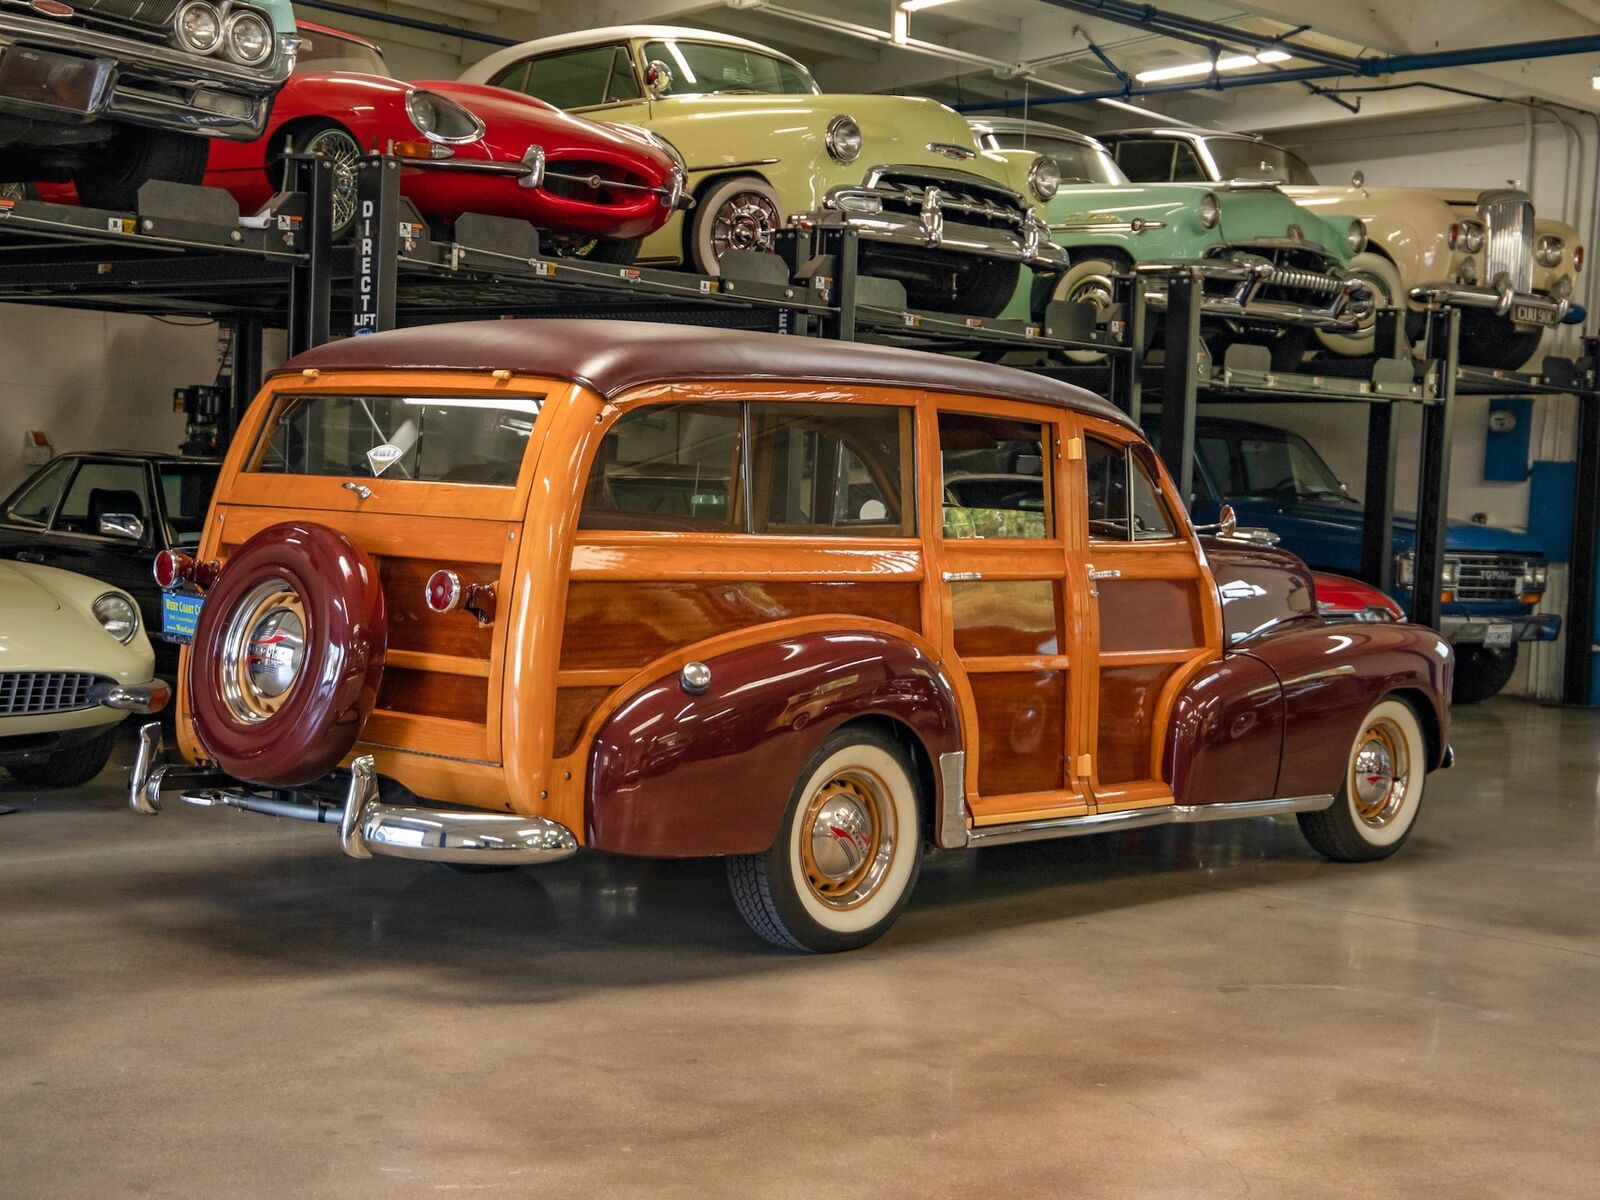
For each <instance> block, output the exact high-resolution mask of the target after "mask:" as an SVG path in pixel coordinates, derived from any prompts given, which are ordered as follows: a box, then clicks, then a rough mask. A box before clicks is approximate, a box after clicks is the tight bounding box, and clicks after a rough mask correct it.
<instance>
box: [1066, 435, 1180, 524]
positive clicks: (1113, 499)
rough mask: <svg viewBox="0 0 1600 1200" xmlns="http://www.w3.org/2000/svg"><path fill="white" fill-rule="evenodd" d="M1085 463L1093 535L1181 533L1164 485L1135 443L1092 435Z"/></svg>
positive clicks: (1086, 450)
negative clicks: (1164, 495) (1163, 491)
mask: <svg viewBox="0 0 1600 1200" xmlns="http://www.w3.org/2000/svg"><path fill="white" fill-rule="evenodd" d="M1084 467H1085V472H1086V474H1087V476H1088V499H1089V536H1090V537H1091V538H1093V539H1095V540H1097V541H1124V542H1137V541H1148V540H1152V539H1156V538H1171V537H1176V536H1178V534H1177V525H1176V523H1175V522H1174V521H1173V519H1172V514H1171V513H1170V512H1169V511H1168V510H1167V505H1166V501H1165V500H1164V499H1163V498H1162V496H1161V489H1160V488H1158V487H1157V486H1156V483H1155V478H1154V476H1153V475H1152V473H1151V471H1150V468H1149V466H1148V465H1147V464H1146V463H1145V462H1144V461H1143V459H1142V456H1141V455H1139V454H1137V453H1136V452H1135V451H1134V448H1133V447H1132V446H1119V445H1116V444H1114V443H1111V442H1103V441H1100V440H1099V439H1098V438H1090V439H1089V442H1088V446H1087V447H1086V449H1085V453H1084Z"/></svg>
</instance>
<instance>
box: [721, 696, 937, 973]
mask: <svg viewBox="0 0 1600 1200" xmlns="http://www.w3.org/2000/svg"><path fill="white" fill-rule="evenodd" d="M916 779H917V775H916V772H915V770H914V769H913V768H912V766H911V764H910V763H909V762H908V761H907V760H906V756H905V752H904V751H903V750H902V749H901V748H900V747H899V746H898V745H896V744H895V742H894V741H893V739H891V738H890V737H888V736H886V735H885V734H883V733H881V732H879V731H878V730H876V729H873V728H867V727H863V726H860V725H846V726H844V727H842V728H840V729H837V730H835V731H834V732H833V733H831V734H829V735H828V737H826V738H825V739H823V742H822V745H821V746H820V747H818V748H817V752H816V753H815V754H813V755H812V756H811V760H810V761H809V762H808V763H807V764H806V766H805V768H804V769H803V770H802V771H801V773H800V778H799V780H797V781H796V783H795V788H794V792H793V794H792V795H791V796H790V798H789V807H788V809H787V810H786V811H785V814H784V818H783V823H782V824H781V825H780V826H779V832H778V837H777V840H776V841H775V842H774V843H773V845H772V847H771V849H769V850H768V851H767V852H766V853H765V854H746V855H734V856H731V857H729V859H728V860H727V869H728V884H729V887H730V888H731V889H732V891H733V898H734V902H735V903H736V904H737V905H738V907H739V912H740V915H742V916H743V917H744V919H745V920H746V921H747V922H749V924H750V927H751V928H752V929H753V930H755V931H756V933H758V934H760V935H761V936H762V937H763V938H765V939H766V940H767V941H769V942H771V943H772V944H773V945H775V946H781V947H783V948H784V949H788V950H807V951H813V952H832V951H836V950H854V949H856V948H858V947H861V946H865V945H867V944H868V943H870V942H873V941H876V940H877V939H878V938H879V937H882V936H883V934H884V932H885V931H886V930H887V929H888V928H889V926H890V925H892V924H894V921H895V919H896V918H897V917H898V916H899V915H900V910H901V909H903V908H904V907H905V904H906V901H907V900H908V899H909V898H910V896H911V889H912V888H913V887H915V886H916V882H917V876H918V874H919V873H920V872H921V870H922V843H923V827H922V805H921V803H920V797H919V795H918V787H917V782H916Z"/></svg>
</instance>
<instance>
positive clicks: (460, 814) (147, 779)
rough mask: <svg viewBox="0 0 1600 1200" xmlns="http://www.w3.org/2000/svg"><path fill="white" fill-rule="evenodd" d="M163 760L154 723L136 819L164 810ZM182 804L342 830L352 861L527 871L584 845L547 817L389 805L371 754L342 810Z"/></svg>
mask: <svg viewBox="0 0 1600 1200" xmlns="http://www.w3.org/2000/svg"><path fill="white" fill-rule="evenodd" d="M162 758H163V751H162V744H161V725H160V723H159V722H151V723H150V724H148V725H145V726H144V727H143V728H141V729H140V730H139V751H138V754H137V755H136V756H135V758H134V764H133V770H132V772H131V773H130V774H129V777H128V804H129V807H131V808H132V809H133V811H134V812H137V813H142V814H144V815H147V816H149V815H153V814H155V813H158V812H160V811H161V792H162V788H163V784H164V783H165V781H166V775H167V767H166V765H165V764H164V763H163V761H162ZM179 798H180V799H181V800H183V802H184V803H185V804H193V805H197V806H199V807H201V808H237V809H239V810H241V811H243V812H253V813H260V814H262V815H264V816H269V817H287V818H289V819H290V820H294V821H315V822H317V823H318V824H323V825H338V827H339V845H340V846H341V847H342V848H343V850H344V852H345V853H346V854H348V855H349V856H350V857H351V858H371V857H373V855H384V856H387V857H390V858H410V859H416V860H419V861H424V862H454V863H483V864H489V865H500V864H504V865H507V866H524V865H528V864H532V863H548V862H557V861H559V860H560V859H563V858H569V857H571V856H572V855H574V854H576V853H577V852H578V839H577V838H576V837H574V836H573V834H572V831H571V830H570V829H568V828H567V827H566V826H564V825H561V824H559V823H558V822H555V821H551V820H548V819H547V818H545V817H522V816H516V815H514V814H512V813H492V812H479V811H476V810H471V809H445V808H424V807H421V806H420V805H404V804H388V803H385V802H384V801H382V800H380V799H379V798H378V776H377V772H376V770H375V769H374V766H373V760H372V758H371V756H370V755H363V756H362V757H360V758H358V759H356V760H355V761H354V762H353V763H351V764H350V779H349V783H348V786H347V788H346V792H345V796H344V800H343V802H342V803H338V802H335V801H332V800H324V799H318V798H315V797H312V798H310V799H307V800H302V799H299V798H296V797H293V796H289V797H286V795H285V793H283V792H281V791H278V792H255V791H251V790H249V789H247V788H244V787H204V788H195V789H192V790H183V791H181V792H180V793H179Z"/></svg>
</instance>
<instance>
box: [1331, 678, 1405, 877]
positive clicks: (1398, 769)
mask: <svg viewBox="0 0 1600 1200" xmlns="http://www.w3.org/2000/svg"><path fill="white" fill-rule="evenodd" d="M1427 773H1428V742H1427V739H1426V738H1425V737H1423V735H1422V725H1421V723H1420V722H1418V720H1417V714H1416V713H1415V712H1414V711H1413V710H1412V708H1411V706H1410V705H1409V704H1407V703H1406V702H1405V701H1403V700H1396V699H1394V698H1392V697H1390V698H1387V699H1384V700H1380V701H1379V702H1378V703H1377V704H1376V705H1374V706H1373V708H1372V710H1371V711H1370V712H1368V713H1367V715H1366V717H1365V718H1363V719H1362V722H1361V729H1360V732H1359V733H1357V734H1356V738H1355V741H1354V742H1353V743H1352V744H1351V747H1350V758H1349V761H1348V762H1347V764H1346V766H1345V775H1344V784H1343V786H1342V787H1341V788H1340V789H1339V794H1338V796H1336V797H1335V798H1334V801H1333V804H1332V805H1331V806H1329V807H1328V808H1325V809H1323V810H1322V811H1321V812H1307V813H1301V814H1299V819H1300V831H1301V832H1302V833H1303V834H1305V837H1306V841H1308V842H1310V843H1311V846H1312V848H1313V849H1314V850H1316V852H1317V853H1318V854H1321V855H1322V856H1323V857H1324V858H1331V859H1333V860H1334V861H1335V862H1371V861H1373V860H1375V859H1380V858H1388V857H1389V856H1390V855H1391V854H1393V853H1394V852H1395V851H1396V850H1398V849H1400V847H1401V846H1403V845H1405V842H1406V839H1407V838H1409V837H1410V836H1411V830H1412V827H1413V826H1414V825H1415V824H1416V820H1417V809H1418V808H1419V807H1420V806H1421V804H1422V785H1423V781H1424V779H1425V778H1426V776H1427Z"/></svg>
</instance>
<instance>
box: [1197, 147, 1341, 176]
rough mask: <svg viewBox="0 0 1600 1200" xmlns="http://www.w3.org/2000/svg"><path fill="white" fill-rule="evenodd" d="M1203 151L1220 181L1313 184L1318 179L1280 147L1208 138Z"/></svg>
mask: <svg viewBox="0 0 1600 1200" xmlns="http://www.w3.org/2000/svg"><path fill="white" fill-rule="evenodd" d="M1206 149H1207V150H1209V151H1210V152H1211V157H1212V159H1213V160H1215V162H1216V164H1217V178H1219V179H1223V180H1232V179H1248V180H1270V181H1272V182H1275V183H1299V184H1315V183H1316V182H1317V177H1316V176H1315V175H1313V174H1312V173H1311V168H1310V167H1308V166H1306V164H1305V163H1304V162H1303V161H1301V159H1300V156H1299V155H1297V154H1291V153H1290V152H1289V151H1287V150H1285V149H1284V148H1283V147H1281V146H1271V145H1268V144H1267V143H1266V142H1256V141H1247V140H1246V139H1244V138H1207V139H1206Z"/></svg>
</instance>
